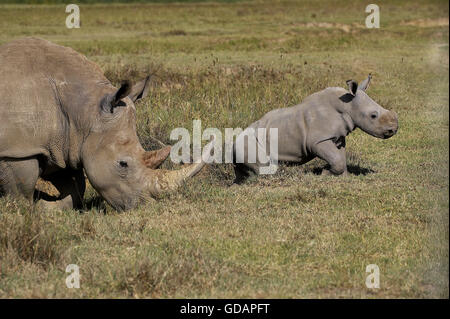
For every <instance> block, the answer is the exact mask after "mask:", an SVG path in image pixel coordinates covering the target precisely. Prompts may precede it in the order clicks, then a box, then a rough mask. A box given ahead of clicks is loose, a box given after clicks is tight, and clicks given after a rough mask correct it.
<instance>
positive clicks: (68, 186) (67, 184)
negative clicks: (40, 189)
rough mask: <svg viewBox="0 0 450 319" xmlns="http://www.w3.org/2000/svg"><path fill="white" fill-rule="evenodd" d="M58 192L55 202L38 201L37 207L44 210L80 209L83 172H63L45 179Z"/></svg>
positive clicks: (83, 190) (83, 184) (83, 185)
mask: <svg viewBox="0 0 450 319" xmlns="http://www.w3.org/2000/svg"><path fill="white" fill-rule="evenodd" d="M45 179H46V180H48V181H50V182H51V183H52V184H53V186H55V188H56V189H57V190H58V191H59V193H60V196H59V199H58V200H56V201H46V200H43V199H40V200H39V201H38V202H37V205H38V206H39V207H41V208H44V209H58V210H62V209H72V208H82V206H83V196H84V192H85V190H86V182H85V179H84V174H83V170H82V169H80V170H64V171H59V172H56V173H54V174H52V175H50V176H47V177H45Z"/></svg>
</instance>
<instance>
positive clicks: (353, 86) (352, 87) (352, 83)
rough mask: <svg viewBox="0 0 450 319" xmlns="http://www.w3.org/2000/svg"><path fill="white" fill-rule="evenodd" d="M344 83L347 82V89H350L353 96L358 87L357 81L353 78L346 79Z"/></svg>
mask: <svg viewBox="0 0 450 319" xmlns="http://www.w3.org/2000/svg"><path fill="white" fill-rule="evenodd" d="M345 83H347V86H348V90H349V91H350V93H351V94H352V95H353V96H355V95H356V90H357V89H358V83H357V82H355V81H353V80H347V81H346V82H345Z"/></svg>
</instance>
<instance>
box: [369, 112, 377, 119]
mask: <svg viewBox="0 0 450 319" xmlns="http://www.w3.org/2000/svg"><path fill="white" fill-rule="evenodd" d="M377 117H378V114H377V113H372V114H370V118H371V119H376V118H377Z"/></svg>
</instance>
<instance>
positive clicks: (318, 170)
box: [305, 165, 375, 176]
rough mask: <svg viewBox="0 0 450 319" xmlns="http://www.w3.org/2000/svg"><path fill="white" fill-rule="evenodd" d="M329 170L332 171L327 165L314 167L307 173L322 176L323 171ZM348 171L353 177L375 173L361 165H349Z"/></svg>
mask: <svg viewBox="0 0 450 319" xmlns="http://www.w3.org/2000/svg"><path fill="white" fill-rule="evenodd" d="M325 169H326V170H329V169H330V165H325V166H323V167H314V168H313V169H312V170H306V171H305V173H310V172H312V173H313V174H315V175H320V174H322V171H323V170H325ZM347 171H348V173H349V174H352V175H356V176H358V175H364V176H365V175H367V174H372V173H375V171H374V170H373V169H371V168H367V167H361V166H359V165H347Z"/></svg>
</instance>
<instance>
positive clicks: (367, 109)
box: [234, 75, 398, 183]
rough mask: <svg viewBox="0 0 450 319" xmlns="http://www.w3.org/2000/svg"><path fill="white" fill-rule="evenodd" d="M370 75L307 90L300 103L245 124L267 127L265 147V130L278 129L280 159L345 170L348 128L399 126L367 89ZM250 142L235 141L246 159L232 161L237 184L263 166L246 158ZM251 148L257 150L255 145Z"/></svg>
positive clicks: (387, 133) (386, 130) (386, 133)
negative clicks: (242, 144) (315, 160)
mask: <svg viewBox="0 0 450 319" xmlns="http://www.w3.org/2000/svg"><path fill="white" fill-rule="evenodd" d="M370 79H371V75H369V77H368V78H367V79H366V80H364V81H363V82H362V83H361V84H360V85H359V86H358V84H357V83H356V82H355V81H352V80H349V81H347V85H348V89H349V90H345V89H343V88H339V87H331V88H327V89H325V90H322V91H320V92H317V93H315V94H312V95H310V96H309V97H307V98H306V99H305V100H304V101H303V103H301V104H299V105H296V106H293V107H287V108H281V109H276V110H273V111H270V112H268V113H267V114H265V115H264V116H263V117H262V118H261V119H260V120H258V121H256V122H254V123H252V124H251V125H250V126H249V128H253V129H254V130H255V131H257V129H258V128H266V132H267V135H266V150H267V152H268V150H269V149H270V146H269V143H270V138H269V134H270V130H269V129H270V128H277V129H278V160H279V161H286V162H297V163H300V164H304V163H306V162H308V161H310V160H312V159H313V158H315V157H319V158H321V159H323V160H325V161H326V162H328V164H329V165H330V167H331V168H330V170H329V171H327V170H325V171H324V172H323V173H325V174H328V173H332V174H335V175H341V174H346V173H347V164H346V158H345V137H346V136H347V135H348V134H349V133H350V132H352V131H353V130H354V129H355V128H360V129H361V130H363V131H364V132H366V133H368V134H370V135H372V136H375V137H378V138H383V139H386V138H389V137H392V136H393V135H394V134H395V133H397V130H398V120H397V114H396V113H395V112H392V111H388V110H386V109H384V108H382V107H381V106H380V105H378V104H377V103H376V102H375V101H373V100H372V99H371V98H370V97H369V96H368V95H367V94H366V89H367V88H368V86H369V83H370ZM255 135H256V134H255ZM243 138H244V135H243V134H241V135H240V136H238V139H243ZM245 139H247V138H245ZM256 140H257V138H256ZM245 141H246V140H245ZM250 141H251V139H249V140H248V141H246V142H245V143H246V144H245V147H243V148H239V147H236V144H235V145H234V159H235V161H236V158H237V157H238V158H241V159H243V162H244V163H236V162H235V173H236V180H235V182H236V183H241V182H242V181H244V180H245V179H246V178H247V177H248V176H249V175H251V174H253V173H256V174H258V172H259V169H260V168H261V167H262V166H264V165H263V164H262V163H261V162H258V161H257V163H248V158H252V156H251V155H253V156H256V155H254V154H249V150H251V151H252V150H253V149H252V148H249V147H248V143H250ZM257 143H259V142H257ZM254 149H255V150H256V152H258V145H256V147H255V148H254ZM242 152H244V154H242ZM272 157H273V156H272Z"/></svg>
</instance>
